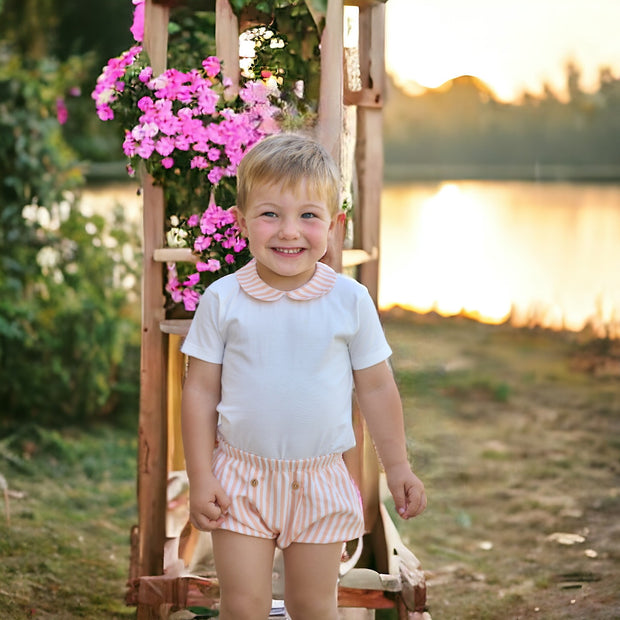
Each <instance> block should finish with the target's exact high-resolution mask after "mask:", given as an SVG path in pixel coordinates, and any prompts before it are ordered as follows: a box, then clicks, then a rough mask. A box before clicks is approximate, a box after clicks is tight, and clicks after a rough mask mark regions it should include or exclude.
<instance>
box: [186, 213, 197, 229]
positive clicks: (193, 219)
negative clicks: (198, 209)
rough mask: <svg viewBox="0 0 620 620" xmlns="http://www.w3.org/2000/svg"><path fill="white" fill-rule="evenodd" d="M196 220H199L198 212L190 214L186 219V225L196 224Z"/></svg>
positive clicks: (192, 225)
mask: <svg viewBox="0 0 620 620" xmlns="http://www.w3.org/2000/svg"><path fill="white" fill-rule="evenodd" d="M198 222H200V215H198V213H194V215H190V216H189V218H188V219H187V225H188V226H190V227H191V228H193V227H194V226H198Z"/></svg>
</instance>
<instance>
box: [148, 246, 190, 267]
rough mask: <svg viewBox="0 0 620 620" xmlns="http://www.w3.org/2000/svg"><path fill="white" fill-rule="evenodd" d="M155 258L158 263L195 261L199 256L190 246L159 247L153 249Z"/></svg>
mask: <svg viewBox="0 0 620 620" xmlns="http://www.w3.org/2000/svg"><path fill="white" fill-rule="evenodd" d="M153 260H154V261H156V262H158V263H195V262H197V261H198V257H197V256H196V255H195V254H193V253H192V251H191V249H190V248H157V249H155V250H153Z"/></svg>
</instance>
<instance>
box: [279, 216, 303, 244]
mask: <svg viewBox="0 0 620 620" xmlns="http://www.w3.org/2000/svg"><path fill="white" fill-rule="evenodd" d="M280 237H281V238H282V239H297V237H299V228H298V226H297V222H296V221H295V220H294V219H292V218H291V219H288V218H286V219H283V220H282V224H281V226H280Z"/></svg>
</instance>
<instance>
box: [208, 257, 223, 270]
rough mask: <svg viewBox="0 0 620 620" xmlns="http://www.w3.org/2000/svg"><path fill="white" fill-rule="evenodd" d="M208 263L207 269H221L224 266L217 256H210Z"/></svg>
mask: <svg viewBox="0 0 620 620" xmlns="http://www.w3.org/2000/svg"><path fill="white" fill-rule="evenodd" d="M206 264H207V266H206V271H219V270H220V269H221V268H222V265H221V264H220V261H219V260H217V258H210V259H209V260H208V261H207V263H206Z"/></svg>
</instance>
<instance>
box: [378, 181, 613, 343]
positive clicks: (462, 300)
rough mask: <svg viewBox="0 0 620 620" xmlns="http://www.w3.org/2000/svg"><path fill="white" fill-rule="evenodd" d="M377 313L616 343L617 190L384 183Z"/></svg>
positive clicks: (505, 183) (504, 184)
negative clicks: (576, 334) (530, 328)
mask: <svg viewBox="0 0 620 620" xmlns="http://www.w3.org/2000/svg"><path fill="white" fill-rule="evenodd" d="M381 226H382V229H381V252H382V253H381V269H380V277H381V287H380V297H379V305H380V306H381V307H382V308H389V307H391V306H393V305H395V304H397V305H400V306H404V307H406V308H410V309H413V310H416V311H418V312H429V311H436V312H438V313H439V314H441V315H445V316H450V315H454V314H458V313H461V312H462V313H464V314H466V315H468V316H471V317H473V318H476V319H479V320H482V321H485V322H492V323H499V322H503V321H506V320H508V319H510V321H511V322H512V323H513V324H515V325H541V326H545V327H552V328H557V329H570V330H580V329H582V328H583V327H584V326H585V325H587V324H588V323H589V324H591V325H592V327H593V328H594V329H595V331H596V332H597V333H600V334H603V333H604V332H605V329H607V330H608V331H611V332H612V335H615V336H618V335H620V184H616V183H613V184H596V183H591V184H590V183H564V182H527V181H525V182H521V181H469V180H467V181H442V182H433V183H423V182H415V183H409V184H401V185H388V186H386V187H385V188H384V192H383V207H382V217H381Z"/></svg>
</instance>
